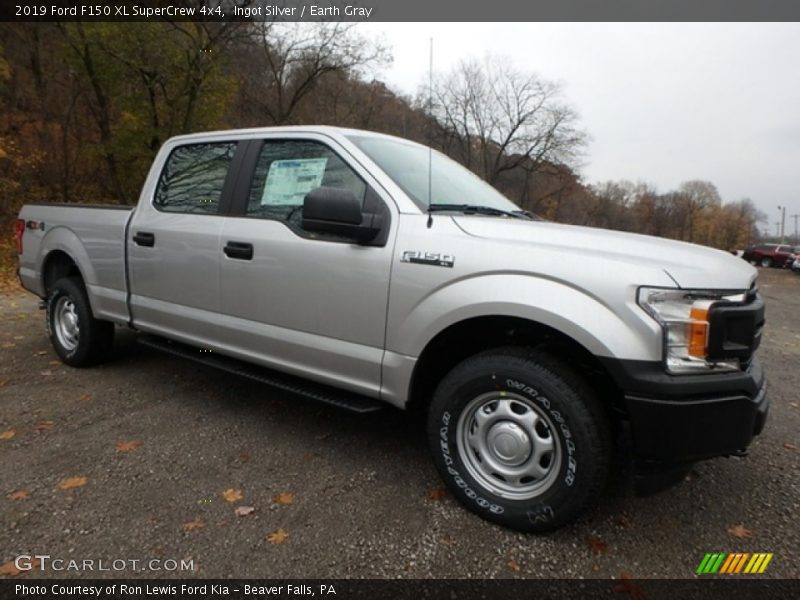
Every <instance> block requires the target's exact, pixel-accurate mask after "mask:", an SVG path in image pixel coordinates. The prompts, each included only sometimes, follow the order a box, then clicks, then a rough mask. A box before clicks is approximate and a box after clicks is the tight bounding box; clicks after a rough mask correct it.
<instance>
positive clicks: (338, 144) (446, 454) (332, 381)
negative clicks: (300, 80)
mask: <svg viewBox="0 0 800 600" xmlns="http://www.w3.org/2000/svg"><path fill="white" fill-rule="evenodd" d="M16 227H17V229H16V233H17V244H18V251H19V262H20V266H19V276H20V279H21V282H22V285H23V286H24V287H25V288H27V289H28V290H30V291H31V292H33V293H34V294H36V295H38V296H39V297H41V298H42V299H43V300H44V302H43V306H45V307H46V322H47V331H48V334H49V336H50V340H51V341H52V344H53V347H54V349H55V351H56V352H57V353H58V355H59V357H60V358H61V360H62V361H64V362H65V363H67V364H68V365H72V366H75V367H83V366H87V365H91V364H94V363H97V362H98V361H101V360H103V358H105V357H106V356H108V353H109V349H110V347H111V344H112V340H113V336H114V329H115V327H116V326H123V327H128V328H132V329H134V330H136V331H137V332H140V334H139V338H138V339H139V340H140V341H142V342H143V343H145V344H149V345H150V346H154V347H156V348H160V349H162V350H166V351H168V352H172V353H175V354H178V355H181V356H185V357H188V358H193V359H194V360H200V361H204V362H206V363H208V364H213V365H214V366H217V367H220V368H222V369H227V370H229V371H233V372H236V373H240V374H242V375H245V376H248V377H252V378H255V379H258V380H260V381H263V382H265V383H268V384H271V385H274V386H278V387H282V388H284V389H288V390H292V391H294V392H296V393H298V394H304V395H306V396H310V397H312V398H315V399H317V400H321V401H325V402H330V403H333V404H337V405H339V406H342V407H345V408H349V409H352V410H357V411H371V410H374V409H377V408H379V407H380V406H382V404H383V403H388V404H390V405H394V406H396V407H399V408H406V409H415V410H419V411H424V412H425V414H426V415H427V417H426V418H427V427H428V437H429V441H430V447H431V451H432V454H433V460H434V462H435V464H436V466H437V468H438V470H439V472H440V473H441V476H442V478H443V479H444V481H445V482H446V483H447V485H448V486H449V488H450V489H451V490H452V492H453V493H454V494H455V496H456V497H457V498H458V499H459V500H460V501H461V502H462V503H463V504H464V505H465V506H466V507H468V508H469V509H470V510H473V511H474V512H476V513H477V514H479V515H481V516H482V517H484V518H486V519H489V520H491V521H494V522H497V523H500V524H502V525H505V526H508V527H513V528H516V529H519V530H523V531H533V532H539V531H546V530H550V529H553V528H556V527H559V526H561V525H563V524H565V523H567V522H568V521H570V520H572V519H574V518H576V517H577V516H578V515H579V514H581V513H582V512H583V511H584V510H585V509H586V508H587V506H588V505H589V504H590V503H592V502H593V501H594V500H595V499H596V498H597V497H598V496H599V495H600V493H601V491H602V489H603V486H604V482H605V481H606V478H607V475H608V473H609V470H610V469H611V468H612V464H611V457H612V442H613V440H614V437H615V436H619V435H629V436H631V443H632V448H633V452H634V458H635V466H636V473H637V476H636V477H637V478H636V481H637V483H638V484H639V489H640V491H645V492H646V491H655V490H656V489H657V488H661V487H665V486H667V485H669V484H672V483H674V482H676V481H677V480H679V479H680V478H681V477H682V475H683V474H684V473H685V471H686V469H687V468H688V466H689V465H691V464H692V463H693V462H695V461H697V460H701V459H705V458H710V457H715V456H729V455H741V454H743V453H744V451H745V449H746V448H747V446H748V444H749V443H750V441H751V440H752V438H753V436H754V435H756V434H758V433H759V432H760V431H761V429H762V427H763V425H764V421H765V419H766V414H767V408H768V401H767V398H766V385H765V380H764V376H763V374H762V369H761V366H760V365H759V362H758V360H757V359H756V357H755V355H754V353H755V350H756V348H757V347H758V345H759V342H760V339H761V332H762V328H763V324H764V304H763V301H762V300H761V298H760V297H759V294H758V289H757V286H756V270H755V269H754V268H753V267H751V266H750V265H749V264H747V263H746V262H744V261H742V260H739V259H737V258H735V257H733V256H731V255H729V254H728V253H726V252H722V251H718V250H713V249H710V248H705V247H701V246H696V245H691V244H686V243H681V242H676V241H670V240H665V239H659V238H654V237H647V236H642V235H633V234H628V233H620V232H614V231H607V230H601V229H591V228H586V227H575V226H569V225H559V224H555V223H549V222H544V221H542V220H540V219H538V218H537V217H535V216H534V215H532V214H529V213H527V212H525V211H522V210H520V209H519V208H518V207H517V206H516V205H515V204H513V203H512V202H511V201H509V200H508V199H506V198H505V197H504V196H502V195H501V194H500V193H499V192H497V191H496V190H495V189H494V188H492V187H491V186H489V185H488V184H486V183H484V182H483V181H481V180H480V179H479V178H478V177H476V176H475V175H473V174H472V173H471V172H470V171H468V170H467V169H465V168H464V167H462V166H460V165H459V164H457V163H455V162H453V161H451V160H449V159H448V158H446V157H444V156H443V155H441V154H439V153H437V152H433V151H431V150H429V149H428V148H427V147H424V146H421V145H418V144H415V143H412V142H409V141H406V140H402V139H398V138H394V137H389V136H385V135H379V134H375V133H370V132H364V131H356V130H345V129H337V128H329V127H288V128H264V129H251V130H241V131H221V132H214V133H204V134H194V135H187V136H180V137H175V138H172V139H170V140H169V141H167V142H166V143H165V144H164V146H163V148H162V149H161V150H160V152H159V153H158V155H157V157H156V159H155V161H154V163H153V165H152V168H151V170H150V173H149V175H148V177H147V179H146V181H145V183H144V187H143V189H142V192H141V196H140V198H139V203H138V205H137V206H136V207H135V208H125V207H105V206H103V207H97V206H87V205H26V206H24V207H23V209H22V211H21V213H20V215H19V220H18V221H17V224H16ZM201 350H202V351H201ZM209 351H210V352H209Z"/></svg>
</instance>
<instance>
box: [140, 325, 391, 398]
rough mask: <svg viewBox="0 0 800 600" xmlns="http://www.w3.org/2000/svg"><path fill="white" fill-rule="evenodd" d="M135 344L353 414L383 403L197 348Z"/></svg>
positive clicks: (157, 340) (152, 340)
mask: <svg viewBox="0 0 800 600" xmlns="http://www.w3.org/2000/svg"><path fill="white" fill-rule="evenodd" d="M136 341H137V342H138V343H140V344H142V345H143V346H147V347H149V348H155V349H156V350H161V351H163V352H168V353H169V354H174V355H175V356H179V357H181V358H186V359H189V360H192V361H194V362H198V363H201V364H203V365H206V366H209V367H214V368H215V369H220V370H222V371H227V372H228V373H233V374H235V375H241V376H242V377H247V378H248V379H253V380H255V381H258V382H259V383H264V384H266V385H269V386H271V387H274V388H278V389H280V390H284V391H286V392H291V393H293V394H297V395H299V396H305V397H306V398H311V399H312V400H317V401H318V402H324V403H325V404H331V405H333V406H336V407H338V408H343V409H345V410H349V411H351V412H356V413H371V412H375V411H378V410H381V409H382V408H383V403H382V402H379V401H378V400H374V399H372V398H367V397H366V396H360V395H358V394H354V393H351V392H346V391H343V390H339V389H336V388H334V387H330V386H327V385H324V384H321V383H316V382H313V381H307V380H305V379H302V378H300V377H294V376H293V375H287V374H285V373H280V372H278V371H274V370H272V369H268V368H266V367H261V366H259V365H253V364H250V363H246V362H244V361H241V360H238V359H236V358H231V357H229V356H223V355H221V354H216V353H214V352H211V351H202V350H200V349H199V348H195V347H194V346H190V345H188V344H183V343H181V342H176V341H174V340H168V339H165V338H162V337H158V336H155V335H142V334H140V335H138V336H137V340H136Z"/></svg>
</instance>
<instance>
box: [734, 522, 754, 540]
mask: <svg viewBox="0 0 800 600" xmlns="http://www.w3.org/2000/svg"><path fill="white" fill-rule="evenodd" d="M728 533H729V534H731V535H732V536H733V537H737V538H749V537H753V531H752V530H751V529H747V528H746V527H745V526H744V524H742V523H739V524H738V525H734V526H733V527H729V528H728Z"/></svg>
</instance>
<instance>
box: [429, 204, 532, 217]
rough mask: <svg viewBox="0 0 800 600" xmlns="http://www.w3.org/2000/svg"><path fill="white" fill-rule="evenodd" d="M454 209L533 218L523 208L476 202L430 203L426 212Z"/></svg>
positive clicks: (466, 213)
mask: <svg viewBox="0 0 800 600" xmlns="http://www.w3.org/2000/svg"><path fill="white" fill-rule="evenodd" d="M447 211H456V212H463V213H464V214H465V215H470V214H478V215H494V216H498V217H512V218H514V219H525V220H533V219H534V217H533V215H531V213H529V212H527V211H524V210H514V211H510V210H503V209H502V208H494V207H493V206H480V205H477V204H431V205H430V206H428V212H447Z"/></svg>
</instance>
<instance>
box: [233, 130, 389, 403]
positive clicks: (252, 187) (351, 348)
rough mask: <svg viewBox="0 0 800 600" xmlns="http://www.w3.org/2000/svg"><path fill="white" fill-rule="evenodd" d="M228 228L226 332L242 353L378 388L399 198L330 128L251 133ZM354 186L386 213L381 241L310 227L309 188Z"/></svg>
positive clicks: (357, 386)
mask: <svg viewBox="0 0 800 600" xmlns="http://www.w3.org/2000/svg"><path fill="white" fill-rule="evenodd" d="M250 145H251V147H250V149H249V150H248V158H247V159H245V164H246V165H247V167H243V173H245V172H248V169H249V172H251V173H252V176H251V177H241V178H240V184H242V185H243V188H242V189H241V190H238V191H237V193H236V198H237V202H238V204H236V203H235V204H234V206H233V211H232V212H233V213H234V214H232V215H231V216H230V217H229V218H227V219H226V220H225V223H224V225H223V228H222V236H221V240H220V243H221V246H222V252H221V255H222V257H221V266H220V285H221V292H220V293H221V298H222V312H223V313H224V316H223V318H222V320H221V328H222V335H223V338H224V339H223V342H224V344H226V348H227V349H229V350H230V351H231V352H232V353H234V354H235V355H238V356H240V357H242V358H246V359H249V360H253V361H255V362H259V363H261V364H265V365H267V366H271V367H274V368H278V369H281V370H284V371H288V372H293V373H297V374H302V375H304V376H307V377H310V378H312V379H316V380H318V381H322V382H325V383H329V384H333V385H337V386H340V387H344V388H347V389H351V390H353V391H356V392H360V393H363V394H367V395H371V396H375V397H377V396H378V395H379V390H380V373H381V361H382V358H383V347H384V337H385V329H386V308H387V303H388V296H389V278H390V267H391V259H392V247H393V243H394V233H393V231H394V228H392V224H393V223H396V221H397V219H396V210H397V209H396V207H395V206H394V203H393V202H392V201H391V198H389V197H388V196H387V195H386V194H385V192H378V191H377V190H378V185H377V183H376V182H375V181H374V180H373V179H372V177H371V176H370V174H369V173H368V172H366V171H365V170H364V169H363V168H362V167H361V166H360V165H358V164H357V163H356V162H355V161H354V160H353V159H352V158H351V157H349V155H348V154H347V153H346V151H345V150H344V149H342V148H341V147H339V146H338V145H337V144H336V143H335V142H334V141H333V140H331V139H329V138H327V137H326V136H323V135H315V134H305V135H300V134H297V135H294V136H286V135H284V136H277V135H276V136H275V137H268V138H266V139H263V140H255V141H252V142H251V143H250ZM321 186H325V187H336V188H344V189H347V190H350V191H352V192H353V193H354V194H355V195H356V197H357V198H359V200H360V201H361V202H362V207H364V210H365V211H366V212H381V213H382V214H384V217H385V219H384V222H385V225H384V230H383V232H382V234H380V235H379V236H378V238H377V240H376V241H375V242H373V243H372V245H359V244H357V243H355V241H354V240H352V239H347V238H343V237H338V236H334V235H328V234H323V233H311V232H307V231H304V230H303V228H302V203H303V198H304V197H305V194H306V193H308V192H309V191H310V190H312V189H314V188H317V187H321Z"/></svg>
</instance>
